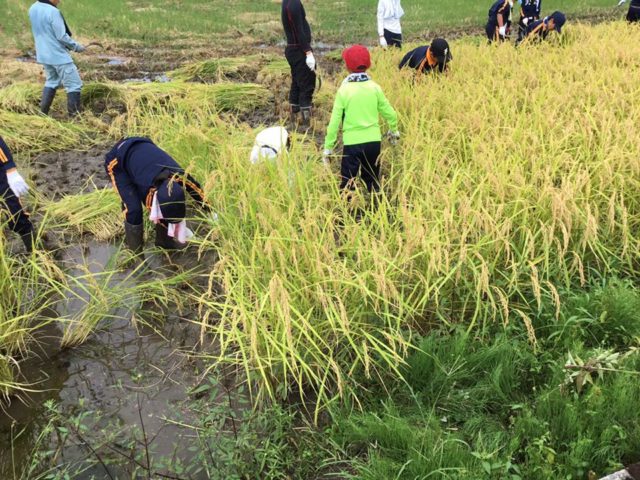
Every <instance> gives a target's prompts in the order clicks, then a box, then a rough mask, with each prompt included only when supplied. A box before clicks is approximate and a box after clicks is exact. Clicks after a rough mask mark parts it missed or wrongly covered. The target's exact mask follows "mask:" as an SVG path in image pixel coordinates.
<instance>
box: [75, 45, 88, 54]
mask: <svg viewBox="0 0 640 480" xmlns="http://www.w3.org/2000/svg"><path fill="white" fill-rule="evenodd" d="M86 49H87V47H85V46H84V45H80V44H79V43H78V44H77V45H76V48H75V50H76V52H84V51H85V50H86Z"/></svg>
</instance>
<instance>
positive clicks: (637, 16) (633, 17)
mask: <svg viewBox="0 0 640 480" xmlns="http://www.w3.org/2000/svg"><path fill="white" fill-rule="evenodd" d="M625 3H627V0H620V1H619V2H618V6H619V7H621V6H622V5H624V4H625ZM637 21H640V0H631V3H630V4H629V11H628V12H627V22H629V23H635V22H637Z"/></svg>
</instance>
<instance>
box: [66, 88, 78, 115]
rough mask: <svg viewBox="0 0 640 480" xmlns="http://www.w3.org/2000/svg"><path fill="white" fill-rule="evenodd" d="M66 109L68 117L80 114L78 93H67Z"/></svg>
mask: <svg viewBox="0 0 640 480" xmlns="http://www.w3.org/2000/svg"><path fill="white" fill-rule="evenodd" d="M67 109H68V111H69V116H70V117H75V116H76V115H78V114H79V113H80V92H71V93H67Z"/></svg>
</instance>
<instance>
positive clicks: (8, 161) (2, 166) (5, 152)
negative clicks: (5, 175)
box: [0, 137, 16, 172]
mask: <svg viewBox="0 0 640 480" xmlns="http://www.w3.org/2000/svg"><path fill="white" fill-rule="evenodd" d="M12 168H16V164H15V162H14V161H13V155H11V150H9V147H8V146H7V144H6V143H4V139H3V138H2V137H0V172H6V171H7V170H11V169H12Z"/></svg>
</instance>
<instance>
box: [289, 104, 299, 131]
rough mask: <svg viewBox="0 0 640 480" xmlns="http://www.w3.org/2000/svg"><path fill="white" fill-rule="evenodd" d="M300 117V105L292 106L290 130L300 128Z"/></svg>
mask: <svg viewBox="0 0 640 480" xmlns="http://www.w3.org/2000/svg"><path fill="white" fill-rule="evenodd" d="M299 117H300V107H299V106H298V105H291V107H290V108H289V130H295V129H296V128H298V122H299Z"/></svg>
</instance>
